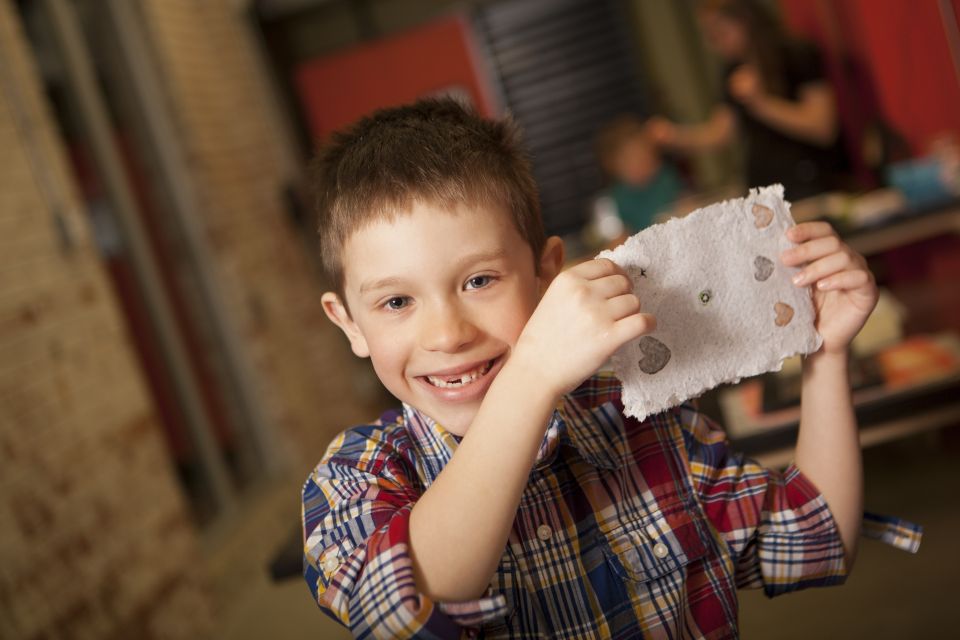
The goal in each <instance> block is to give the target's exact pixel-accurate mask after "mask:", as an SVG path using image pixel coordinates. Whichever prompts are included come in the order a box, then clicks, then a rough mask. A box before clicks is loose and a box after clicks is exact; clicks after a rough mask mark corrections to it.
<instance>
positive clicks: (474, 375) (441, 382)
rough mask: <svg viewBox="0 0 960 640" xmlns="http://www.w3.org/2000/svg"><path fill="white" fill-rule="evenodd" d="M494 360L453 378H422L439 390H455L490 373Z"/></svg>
mask: <svg viewBox="0 0 960 640" xmlns="http://www.w3.org/2000/svg"><path fill="white" fill-rule="evenodd" d="M495 360H496V358H494V359H493V360H488V361H487V362H485V363H484V364H482V365H481V366H479V367H477V368H476V369H473V370H471V371H466V372H464V373H458V374H457V375H455V376H423V378H424V379H425V380H426V381H427V382H429V383H430V384H432V385H433V386H435V387H438V388H440V389H456V388H458V387H465V386H466V385H468V384H470V383H471V382H473V381H475V380H479V379H480V378H482V377H483V376H485V375H486V374H487V372H488V371H490V369H491V367H493V363H494V361H495Z"/></svg>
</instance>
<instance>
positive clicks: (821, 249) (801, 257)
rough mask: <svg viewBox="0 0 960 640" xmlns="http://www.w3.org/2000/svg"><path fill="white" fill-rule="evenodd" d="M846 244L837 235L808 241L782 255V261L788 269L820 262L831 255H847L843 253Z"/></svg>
mask: <svg viewBox="0 0 960 640" xmlns="http://www.w3.org/2000/svg"><path fill="white" fill-rule="evenodd" d="M844 246H845V245H844V244H843V243H842V242H840V238H838V237H837V236H835V235H832V234H831V235H828V236H824V237H822V238H817V239H815V240H808V241H806V242H804V243H803V244H801V245H798V246H796V247H793V248H791V249H787V250H786V251H784V252H783V253H781V254H780V260H781V261H782V262H783V264H785V265H787V266H788V267H795V266H797V265H799V264H803V263H804V262H813V261H814V260H819V259H820V258H823V257H824V256H828V255H830V254H831V253H846V252H845V251H842V249H843V248H844Z"/></svg>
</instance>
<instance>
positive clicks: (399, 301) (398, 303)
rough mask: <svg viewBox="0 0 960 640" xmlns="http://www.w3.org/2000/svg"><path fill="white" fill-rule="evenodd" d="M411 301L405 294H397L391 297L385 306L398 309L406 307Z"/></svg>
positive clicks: (394, 309)
mask: <svg viewBox="0 0 960 640" xmlns="http://www.w3.org/2000/svg"><path fill="white" fill-rule="evenodd" d="M409 303H410V300H409V299H408V298H405V297H403V296H396V297H394V298H390V299H389V300H387V301H386V303H385V304H384V306H385V307H386V308H387V309H392V310H393V311H398V310H400V309H403V308H404V307H406V306H407V305H408V304H409Z"/></svg>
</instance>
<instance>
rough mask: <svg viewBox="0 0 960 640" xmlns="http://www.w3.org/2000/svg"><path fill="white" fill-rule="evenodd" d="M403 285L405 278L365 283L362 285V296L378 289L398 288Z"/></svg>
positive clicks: (382, 279)
mask: <svg viewBox="0 0 960 640" xmlns="http://www.w3.org/2000/svg"><path fill="white" fill-rule="evenodd" d="M402 283H403V278H396V277H393V278H381V279H380V280H373V281H371V282H364V283H363V284H362V285H360V295H363V294H364V293H366V292H367V291H374V290H376V289H387V288H389V287H396V286H398V285H400V284H402Z"/></svg>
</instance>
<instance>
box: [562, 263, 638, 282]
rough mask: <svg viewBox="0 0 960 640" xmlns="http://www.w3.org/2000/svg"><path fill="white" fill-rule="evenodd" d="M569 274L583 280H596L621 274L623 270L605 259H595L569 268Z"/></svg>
mask: <svg viewBox="0 0 960 640" xmlns="http://www.w3.org/2000/svg"><path fill="white" fill-rule="evenodd" d="M570 273H571V274H575V275H577V276H579V277H581V278H583V279H584V280H596V279H597V278H603V277H604V276H609V275H612V274H615V273H619V274H623V275H624V276H625V275H626V273H624V271H623V269H622V268H621V267H620V266H619V265H618V264H616V263H615V262H613V261H612V260H608V259H607V258H595V259H593V260H587V261H586V262H581V263H580V264H578V265H576V266H575V267H571V268H570Z"/></svg>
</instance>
